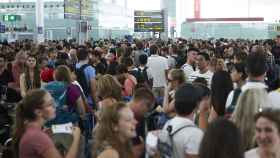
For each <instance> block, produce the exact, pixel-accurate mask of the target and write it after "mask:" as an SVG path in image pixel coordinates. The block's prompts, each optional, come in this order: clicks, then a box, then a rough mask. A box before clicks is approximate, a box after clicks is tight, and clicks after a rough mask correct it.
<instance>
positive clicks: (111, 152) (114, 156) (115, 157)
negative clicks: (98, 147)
mask: <svg viewBox="0 0 280 158" xmlns="http://www.w3.org/2000/svg"><path fill="white" fill-rule="evenodd" d="M108 157H110V158H119V153H118V152H117V150H115V149H112V148H110V149H106V150H104V151H103V152H102V153H100V154H99V156H98V157H97V158H108Z"/></svg>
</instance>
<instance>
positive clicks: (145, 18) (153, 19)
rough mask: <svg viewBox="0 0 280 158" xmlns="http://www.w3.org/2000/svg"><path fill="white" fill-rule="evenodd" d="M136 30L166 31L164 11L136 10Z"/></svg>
mask: <svg viewBox="0 0 280 158" xmlns="http://www.w3.org/2000/svg"><path fill="white" fill-rule="evenodd" d="M134 32H164V14H163V11H134Z"/></svg>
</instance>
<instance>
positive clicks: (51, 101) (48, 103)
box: [43, 100, 56, 107]
mask: <svg viewBox="0 0 280 158" xmlns="http://www.w3.org/2000/svg"><path fill="white" fill-rule="evenodd" d="M43 107H56V103H55V101H54V100H50V101H48V102H46V103H45V104H43Z"/></svg>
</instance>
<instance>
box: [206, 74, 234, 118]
mask: <svg viewBox="0 0 280 158" xmlns="http://www.w3.org/2000/svg"><path fill="white" fill-rule="evenodd" d="M211 90H212V95H211V102H212V105H213V107H214V110H215V111H216V112H217V114H218V115H219V116H223V115H224V114H225V107H226V101H227V97H228V94H229V93H230V92H231V90H233V83H232V80H231V77H230V75H229V73H228V72H226V71H217V72H215V73H214V75H213V78H212V83H211Z"/></svg>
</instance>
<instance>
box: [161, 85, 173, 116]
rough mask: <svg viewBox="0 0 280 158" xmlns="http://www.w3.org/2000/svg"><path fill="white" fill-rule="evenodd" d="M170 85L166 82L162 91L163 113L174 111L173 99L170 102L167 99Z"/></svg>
mask: <svg viewBox="0 0 280 158" xmlns="http://www.w3.org/2000/svg"><path fill="white" fill-rule="evenodd" d="M170 87H171V84H168V86H167V87H166V88H165V91H164V99H163V110H164V112H165V113H167V114H168V113H171V112H174V111H175V110H174V109H175V107H174V106H175V104H174V103H175V101H174V100H172V101H171V102H170V100H169V91H170Z"/></svg>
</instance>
